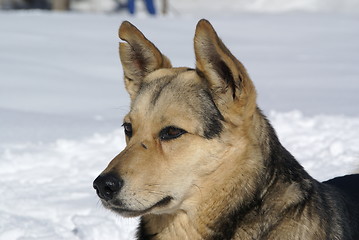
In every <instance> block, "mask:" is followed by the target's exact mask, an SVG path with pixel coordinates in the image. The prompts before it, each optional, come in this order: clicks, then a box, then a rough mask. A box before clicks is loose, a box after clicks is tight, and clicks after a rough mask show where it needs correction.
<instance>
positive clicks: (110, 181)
mask: <svg viewBox="0 0 359 240" xmlns="http://www.w3.org/2000/svg"><path fill="white" fill-rule="evenodd" d="M122 186H123V180H122V179H121V178H120V177H118V176H117V175H116V174H113V173H106V174H103V175H102V174H101V175H100V176H98V177H97V178H96V179H95V181H94V182H93V188H94V189H95V190H96V193H97V195H98V196H99V197H100V198H101V199H103V200H105V201H110V200H112V199H114V197H115V196H116V195H117V194H118V193H119V192H120V191H121V188H122Z"/></svg>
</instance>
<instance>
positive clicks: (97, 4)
mask: <svg viewBox="0 0 359 240" xmlns="http://www.w3.org/2000/svg"><path fill="white" fill-rule="evenodd" d="M201 18H207V19H209V20H210V21H211V23H212V24H213V26H214V28H215V29H216V31H217V33H218V34H219V36H220V37H221V38H222V40H223V41H224V43H225V44H226V45H227V47H228V48H229V49H230V50H231V51H232V53H233V54H234V55H235V56H236V57H237V58H238V59H239V60H240V61H241V62H242V63H243V64H244V65H245V66H246V68H247V70H248V72H249V74H250V76H251V77H252V80H253V82H254V84H255V86H256V89H257V92H258V105H259V107H260V108H262V110H263V111H264V113H265V114H266V115H267V116H268V117H269V119H270V121H271V122H272V124H273V125H274V127H275V129H276V131H277V133H278V135H279V138H280V139H281V141H282V143H283V145H284V146H285V147H286V148H287V149H288V150H289V151H290V152H291V153H292V154H293V155H294V156H295V157H296V158H297V159H298V161H299V162H300V163H301V164H302V165H303V166H304V167H305V168H306V169H307V170H308V172H309V173H310V174H312V175H313V176H314V177H315V178H317V179H319V180H326V179H329V178H332V177H334V176H338V175H344V174H348V173H352V172H358V171H359V107H358V104H359V0H221V1H214V0H213V1H212V0H129V1H127V0H117V1H115V0H52V1H51V0H27V1H25V0H0V196H1V197H0V240H13V239H14V240H15V239H19V240H20V239H27V240H29V239H49V240H50V239H51V240H53V239H67V240H68V239H75V240H78V239H85V240H94V239H98V240H107V239H108V240H110V239H111V240H113V239H121V240H128V239H134V232H135V228H136V225H137V219H123V218H120V217H118V216H116V215H114V214H112V213H110V212H108V211H107V210H105V209H104V208H103V207H102V206H101V204H100V203H99V201H98V197H97V196H96V194H95V191H94V190H93V189H92V181H93V180H94V179H95V177H96V176H97V175H98V174H99V173H100V172H101V171H102V170H103V169H104V168H105V167H106V165H107V164H108V162H109V161H110V160H111V159H112V158H113V157H114V156H116V154H118V153H119V152H120V151H121V150H122V149H123V148H124V147H125V142H124V134H123V129H122V128H121V125H122V119H123V116H124V115H125V114H126V113H127V112H128V111H129V96H128V94H127V92H126V91H125V89H124V84H123V72H122V68H121V64H120V61H119V56H118V43H119V41H120V40H119V38H118V36H117V31H118V28H119V26H120V24H121V22H122V21H124V20H128V21H130V22H132V23H133V24H134V25H136V26H137V27H138V28H139V29H140V30H141V31H142V32H143V33H144V34H145V35H146V37H147V38H148V39H150V40H151V41H153V42H154V44H155V45H156V46H157V47H158V48H159V49H160V50H161V51H162V52H163V53H164V54H165V55H166V56H168V57H169V59H171V62H172V64H173V66H186V67H195V57H194V53H193V36H194V29H195V26H196V24H197V22H198V20H200V19H201Z"/></svg>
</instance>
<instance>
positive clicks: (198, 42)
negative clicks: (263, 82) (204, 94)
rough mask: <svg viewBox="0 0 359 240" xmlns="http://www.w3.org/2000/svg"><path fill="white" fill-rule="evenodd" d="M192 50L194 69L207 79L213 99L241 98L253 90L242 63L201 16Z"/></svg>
mask: <svg viewBox="0 0 359 240" xmlns="http://www.w3.org/2000/svg"><path fill="white" fill-rule="evenodd" d="M194 49H195V55H196V68H197V71H198V73H199V74H202V75H203V77H204V78H206V80H207V81H208V83H209V86H210V88H211V90H212V93H213V96H214V98H217V100H218V99H221V101H222V103H223V104H225V103H228V101H232V102H233V100H235V99H238V98H242V97H244V95H243V94H244V92H245V91H246V90H247V91H248V90H254V87H253V84H252V82H251V80H250V78H249V76H248V74H247V71H246V69H245V68H244V66H243V65H242V64H241V63H240V62H239V61H238V60H237V59H236V58H235V57H234V56H233V55H232V53H231V52H230V51H229V50H228V49H227V47H226V46H225V45H224V44H223V42H222V41H221V39H220V38H219V37H218V35H217V33H216V31H215V30H214V28H213V27H212V25H211V24H210V23H209V22H208V21H207V20H205V19H202V20H200V21H199V22H198V24H197V27H196V33H195V37H194ZM248 94H255V93H254V92H251V93H248ZM215 100H216V99H215Z"/></svg>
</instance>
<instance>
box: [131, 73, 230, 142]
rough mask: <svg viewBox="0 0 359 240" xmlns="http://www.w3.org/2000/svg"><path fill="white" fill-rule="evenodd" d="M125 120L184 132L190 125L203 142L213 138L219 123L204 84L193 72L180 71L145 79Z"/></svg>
mask: <svg viewBox="0 0 359 240" xmlns="http://www.w3.org/2000/svg"><path fill="white" fill-rule="evenodd" d="M126 118H127V119H130V120H131V119H132V120H134V122H137V123H138V122H141V123H140V124H145V123H146V124H147V123H148V124H150V122H157V123H158V122H160V123H161V124H159V125H166V124H168V125H174V126H178V127H182V128H185V129H186V130H191V129H188V126H189V125H191V128H193V129H192V130H193V132H197V134H199V135H201V136H203V137H205V138H212V137H214V136H217V135H218V134H219V133H220V132H221V130H222V124H221V121H222V120H223V116H222V115H221V113H220V111H219V110H218V108H217V107H216V105H215V103H214V101H213V98H212V95H211V92H210V90H209V88H208V85H207V83H206V82H205V80H204V79H202V78H201V77H200V76H198V74H197V73H196V71H195V70H188V69H187V70H186V69H183V68H182V69H180V70H178V69H161V70H157V71H155V72H154V73H151V74H150V75H148V77H146V79H145V81H144V82H143V84H142V86H141V88H140V91H139V93H138V95H137V97H136V98H135V99H134V100H133V102H132V104H131V111H130V113H129V114H128V115H127V117H126ZM184 125H186V126H184Z"/></svg>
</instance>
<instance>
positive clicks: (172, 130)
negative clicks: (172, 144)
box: [160, 126, 187, 141]
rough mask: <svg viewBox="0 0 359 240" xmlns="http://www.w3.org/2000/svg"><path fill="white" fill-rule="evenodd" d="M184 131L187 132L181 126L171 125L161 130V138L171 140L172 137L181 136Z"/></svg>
mask: <svg viewBox="0 0 359 240" xmlns="http://www.w3.org/2000/svg"><path fill="white" fill-rule="evenodd" d="M184 133H187V132H186V131H185V130H183V129H181V128H176V127H173V126H170V127H166V128H164V129H162V130H161V132H160V139H161V140H165V141H166V140H171V139H175V138H178V137H179V136H181V135H182V134H184Z"/></svg>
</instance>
